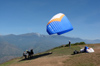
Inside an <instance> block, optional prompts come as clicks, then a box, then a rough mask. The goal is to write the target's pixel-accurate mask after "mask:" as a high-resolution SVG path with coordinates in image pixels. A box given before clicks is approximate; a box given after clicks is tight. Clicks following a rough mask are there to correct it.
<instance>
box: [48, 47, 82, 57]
mask: <svg viewBox="0 0 100 66" xmlns="http://www.w3.org/2000/svg"><path fill="white" fill-rule="evenodd" d="M74 50H77V51H79V50H80V47H79V46H72V47H71V48H69V47H60V48H59V47H57V48H54V49H52V50H50V51H51V52H53V54H52V55H50V56H62V55H71V54H73V51H74ZM50 51H48V52H50Z"/></svg>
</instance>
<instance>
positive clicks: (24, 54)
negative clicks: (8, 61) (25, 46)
mask: <svg viewBox="0 0 100 66" xmlns="http://www.w3.org/2000/svg"><path fill="white" fill-rule="evenodd" d="M23 56H24V57H25V59H26V56H27V55H26V52H25V51H24V53H23Z"/></svg>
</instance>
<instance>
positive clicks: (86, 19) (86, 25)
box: [0, 0, 100, 39]
mask: <svg viewBox="0 0 100 66" xmlns="http://www.w3.org/2000/svg"><path fill="white" fill-rule="evenodd" d="M57 13H64V14H65V15H66V16H67V17H68V19H69V21H70V22H71V24H72V26H73V28H74V30H72V31H70V32H68V33H65V34H63V36H68V37H75V38H82V39H100V0H0V35H8V34H16V35H19V34H24V33H32V32H35V33H40V34H45V35H48V34H47V32H46V25H47V23H48V22H49V20H50V19H51V18H52V17H53V16H54V15H55V14H57Z"/></svg>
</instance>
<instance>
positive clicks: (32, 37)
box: [0, 33, 100, 58]
mask: <svg viewBox="0 0 100 66" xmlns="http://www.w3.org/2000/svg"><path fill="white" fill-rule="evenodd" d="M69 40H70V41H71V43H76V42H85V43H87V44H89V43H92V44H93V43H100V40H84V39H81V38H71V37H66V36H59V35H41V34H39V33H27V34H21V35H13V34H10V35H4V36H1V35H0V50H2V51H0V53H1V55H0V57H2V58H4V57H6V56H9V57H13V56H14V57H16V56H21V55H22V52H23V51H26V50H30V49H32V48H33V49H34V52H35V53H40V52H44V51H46V50H49V49H51V48H54V47H57V46H60V45H64V44H68V41H69ZM9 51H10V52H9Z"/></svg>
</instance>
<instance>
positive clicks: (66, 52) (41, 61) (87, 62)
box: [0, 44, 100, 66]
mask: <svg viewBox="0 0 100 66" xmlns="http://www.w3.org/2000/svg"><path fill="white" fill-rule="evenodd" d="M84 46H88V47H92V48H93V49H94V50H95V52H94V53H80V54H76V55H72V54H73V51H74V50H77V51H79V50H80V49H81V48H83V47H84ZM99 50H100V44H88V45H73V46H71V48H69V47H66V46H60V47H56V48H54V49H51V50H48V51H47V52H43V53H39V54H36V55H34V56H33V57H32V58H31V59H27V60H24V58H22V57H21V58H16V59H13V60H10V61H8V62H6V63H3V64H1V65H0V66H28V65H30V66H33V65H35V66H40V65H41V66H99V65H100V62H99V61H100V51H99ZM49 52H52V54H50V53H49Z"/></svg>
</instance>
